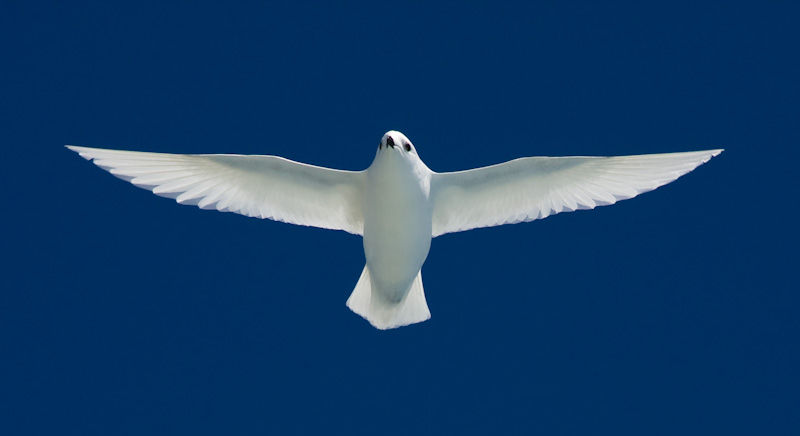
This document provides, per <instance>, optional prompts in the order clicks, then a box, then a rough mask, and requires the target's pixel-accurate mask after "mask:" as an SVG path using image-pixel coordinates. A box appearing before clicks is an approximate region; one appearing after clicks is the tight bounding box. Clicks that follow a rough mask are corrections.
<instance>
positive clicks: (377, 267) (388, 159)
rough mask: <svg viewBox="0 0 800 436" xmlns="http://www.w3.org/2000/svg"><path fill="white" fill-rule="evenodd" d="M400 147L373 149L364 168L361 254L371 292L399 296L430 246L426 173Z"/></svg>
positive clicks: (397, 298)
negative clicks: (376, 152) (374, 152)
mask: <svg viewBox="0 0 800 436" xmlns="http://www.w3.org/2000/svg"><path fill="white" fill-rule="evenodd" d="M400 153H401V152H400V151H395V150H385V151H384V152H382V153H381V152H379V155H378V157H376V159H375V161H374V162H373V164H372V165H371V166H370V167H369V169H368V170H367V187H366V195H365V204H364V254H365V255H366V258H367V267H368V268H369V271H370V277H371V281H372V289H373V292H378V293H380V294H382V295H383V296H384V297H386V298H387V299H389V300H394V301H399V300H401V299H402V298H403V297H405V294H406V293H407V292H408V290H409V288H410V287H411V283H412V282H413V280H414V278H415V277H416V276H417V274H418V273H419V271H420V268H421V267H422V264H423V263H424V262H425V258H426V257H427V256H428V250H429V249H430V245H431V234H432V233H431V232H432V230H431V223H432V219H431V216H432V209H431V206H430V203H429V201H428V199H429V193H430V172H429V171H427V168H425V170H422V168H420V167H418V166H415V165H413V163H414V161H413V160H410V159H408V157H406V156H402V155H401V154H400Z"/></svg>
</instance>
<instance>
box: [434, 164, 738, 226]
mask: <svg viewBox="0 0 800 436" xmlns="http://www.w3.org/2000/svg"><path fill="white" fill-rule="evenodd" d="M721 152H722V150H708V151H696V152H688V153H666V154H650V155H639V156H617V157H527V158H522V159H516V160H513V161H510V162H506V163H503V164H499V165H493V166H489V167H484V168H477V169H474V170H468V171H458V172H452V173H437V174H435V175H434V178H433V180H432V183H431V195H432V199H433V236H434V237H435V236H438V235H442V234H445V233H452V232H460V231H464V230H469V229H474V228H478V227H491V226H498V225H501V224H513V223H518V222H523V221H532V220H535V219H541V218H546V217H548V216H550V215H553V214H557V213H560V212H569V211H574V210H578V209H593V208H595V207H596V206H603V205H608V204H614V203H616V202H617V201H619V200H625V199H628V198H633V197H635V196H637V195H639V194H641V193H643V192H647V191H651V190H653V189H656V188H658V187H659V186H662V185H665V184H667V183H670V182H672V181H673V180H675V179H677V178H678V177H680V176H682V175H684V174H686V173H688V172H689V171H692V170H693V169H695V168H696V167H698V166H699V165H701V164H703V163H705V162H708V160H709V159H711V158H712V157H713V156H716V155H718V154H719V153H721Z"/></svg>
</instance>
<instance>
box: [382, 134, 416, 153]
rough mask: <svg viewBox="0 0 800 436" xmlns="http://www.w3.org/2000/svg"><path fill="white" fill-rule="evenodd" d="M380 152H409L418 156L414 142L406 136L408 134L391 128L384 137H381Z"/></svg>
mask: <svg viewBox="0 0 800 436" xmlns="http://www.w3.org/2000/svg"><path fill="white" fill-rule="evenodd" d="M378 152H379V153H380V152H398V153H404V154H405V153H409V154H413V155H414V156H416V154H417V149H416V148H414V144H412V143H411V141H409V140H408V138H406V135H404V134H402V133H400V132H398V131H397V130H389V131H388V132H386V133H385V134H384V135H383V138H381V143H380V144H379V145H378Z"/></svg>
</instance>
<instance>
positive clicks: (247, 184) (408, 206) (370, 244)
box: [69, 131, 722, 329]
mask: <svg viewBox="0 0 800 436" xmlns="http://www.w3.org/2000/svg"><path fill="white" fill-rule="evenodd" d="M69 148H70V149H72V150H74V151H77V152H78V153H80V154H81V156H83V157H85V158H87V159H92V160H94V163H95V164H97V165H98V166H100V167H102V168H104V169H107V170H109V171H110V172H111V173H112V174H114V175H116V176H118V177H120V178H122V179H125V180H128V181H130V182H132V183H133V184H135V185H137V186H140V187H143V188H146V189H150V190H152V191H153V192H154V193H156V194H158V195H162V196H166V197H171V198H175V199H176V200H177V201H178V202H179V203H181V204H194V205H197V206H199V207H201V208H204V209H216V210H220V211H232V212H237V213H240V214H242V215H247V216H253V217H259V218H270V219H274V220H277V221H284V222H288V223H293V224H301V225H309V226H315V227H322V228H329V229H338V230H345V231H347V232H350V233H354V234H359V235H362V236H363V238H364V239H363V242H364V254H365V257H366V265H365V266H364V269H363V271H362V273H361V276H360V278H359V281H358V283H357V284H356V287H355V289H354V290H353V292H352V294H351V296H350V298H349V299H348V300H347V306H348V307H350V309H352V310H353V311H354V312H356V313H358V314H359V315H361V316H363V317H364V318H366V319H367V320H368V321H369V322H370V323H371V324H372V325H373V326H375V327H377V328H380V329H387V328H394V327H400V326H403V325H408V324H413V323H417V322H421V321H424V320H426V319H428V318H429V317H430V312H429V310H428V306H427V302H426V300H425V293H424V291H423V287H422V275H421V268H422V265H423V263H424V262H425V259H426V258H427V256H428V252H429V250H430V246H431V239H432V238H434V237H436V236H438V235H441V234H445V233H452V232H459V231H463V230H469V229H473V228H478V227H488V226H496V225H501V224H510V223H517V222H522V221H532V220H535V219H541V218H545V217H547V216H549V215H552V214H556V213H559V212H564V211H572V210H577V209H591V208H594V207H595V206H600V205H606V204H613V203H615V202H616V201H618V200H622V199H626V198H632V197H634V196H636V195H638V194H640V193H642V192H646V191H649V190H652V189H655V188H657V187H659V186H661V185H664V184H666V183H669V182H671V181H673V180H675V179H676V178H678V177H680V176H681V175H683V174H685V173H687V172H689V171H691V170H693V169H694V168H695V167H697V166H698V165H700V164H702V163H704V162H706V161H708V160H709V159H710V158H711V157H712V156H716V155H717V154H719V153H720V152H721V151H722V150H710V151H701V152H689V153H670V154H656V155H641V156H622V157H563V158H559V157H531V158H522V159H517V160H513V161H510V162H506V163H504V164H499V165H493V166H489V167H484V168H478V169H473V170H467V171H459V172H453V173H436V172H433V171H431V170H430V169H429V168H428V167H427V166H426V165H425V164H424V163H423V162H422V160H421V159H420V158H419V155H418V154H417V152H416V148H414V146H413V144H412V143H411V142H410V141H409V140H408V138H406V137H405V135H403V134H402V133H400V132H397V131H389V132H387V133H386V134H385V135H384V136H383V138H382V139H381V143H380V146H379V147H378V151H377V153H376V155H375V160H374V161H373V163H372V164H371V165H370V167H369V168H367V169H366V170H364V171H358V172H354V171H341V170H331V169H327V168H322V167H315V166H311V165H306V164H302V163H298V162H293V161H290V160H287V159H284V158H280V157H276V156H240V155H175V154H162V153H141V152H129V151H116V150H102V149H94V148H85V147H72V146H70V147H69Z"/></svg>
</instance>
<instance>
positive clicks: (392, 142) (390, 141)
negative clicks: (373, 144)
mask: <svg viewBox="0 0 800 436" xmlns="http://www.w3.org/2000/svg"><path fill="white" fill-rule="evenodd" d="M386 145H388V146H389V147H392V148H394V139H393V138H392V137H391V136H390V137H388V138H386Z"/></svg>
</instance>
